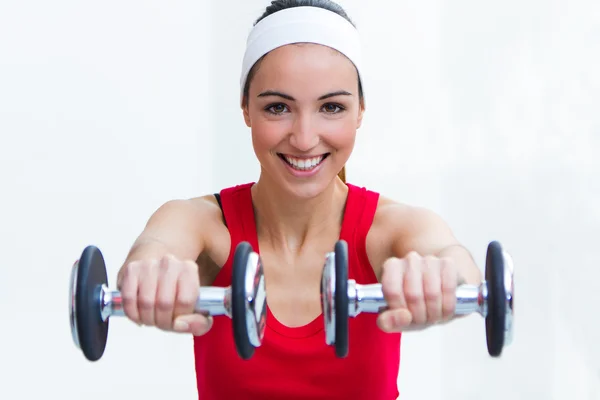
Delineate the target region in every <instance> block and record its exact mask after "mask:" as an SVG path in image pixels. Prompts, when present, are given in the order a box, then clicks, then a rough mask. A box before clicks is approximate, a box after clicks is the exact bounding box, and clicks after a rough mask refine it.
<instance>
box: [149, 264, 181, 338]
mask: <svg viewBox="0 0 600 400" xmlns="http://www.w3.org/2000/svg"><path fill="white" fill-rule="evenodd" d="M169 264H170V260H169V259H166V258H163V259H162V260H161V262H160V264H159V267H158V287H157V289H156V306H155V307H154V321H155V322H156V326H157V327H158V328H159V329H163V330H170V329H172V325H173V312H174V308H175V297H176V293H177V280H178V278H179V273H180V271H179V269H178V268H169Z"/></svg>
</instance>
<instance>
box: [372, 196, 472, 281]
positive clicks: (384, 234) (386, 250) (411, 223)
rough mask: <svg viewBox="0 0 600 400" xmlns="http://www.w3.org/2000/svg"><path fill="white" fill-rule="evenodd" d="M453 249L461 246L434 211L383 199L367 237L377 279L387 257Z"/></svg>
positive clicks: (436, 253) (426, 253)
mask: <svg viewBox="0 0 600 400" xmlns="http://www.w3.org/2000/svg"><path fill="white" fill-rule="evenodd" d="M451 246H460V243H459V242H458V240H457V239H456V237H455V236H454V234H453V233H452V231H451V229H450V227H449V226H448V224H447V223H446V222H445V221H444V220H443V219H442V218H441V217H440V216H439V215H437V214H436V213H435V212H433V211H430V210H427V209H425V208H420V207H413V206H409V205H406V204H401V203H397V202H395V201H393V200H390V199H387V198H385V197H383V196H382V197H381V198H380V202H379V205H378V207H377V212H376V213H375V218H374V221H373V225H372V228H371V230H370V231H369V234H368V236H367V252H368V253H369V260H370V261H371V264H372V266H373V269H374V270H375V274H376V275H377V277H378V278H379V277H380V276H381V272H382V270H381V268H382V265H383V263H384V261H385V260H386V259H387V258H390V257H399V258H402V257H405V256H406V255H407V254H408V253H410V252H411V251H415V252H417V253H419V254H420V255H421V256H426V255H438V254H439V253H440V252H441V251H443V250H444V249H447V248H448V247H451Z"/></svg>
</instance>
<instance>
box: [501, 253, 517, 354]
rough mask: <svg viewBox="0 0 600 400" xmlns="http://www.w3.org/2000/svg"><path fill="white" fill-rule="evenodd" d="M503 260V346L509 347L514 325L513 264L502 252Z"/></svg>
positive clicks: (510, 258)
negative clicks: (504, 294) (504, 315)
mask: <svg viewBox="0 0 600 400" xmlns="http://www.w3.org/2000/svg"><path fill="white" fill-rule="evenodd" d="M502 257H503V258H504V289H505V291H506V320H505V325H504V345H505V346H507V345H510V344H511V343H512V341H513V329H514V327H513V323H514V308H513V306H514V302H513V300H514V292H515V286H514V285H515V281H514V263H513V259H512V257H511V255H510V254H508V253H507V252H506V251H504V250H502Z"/></svg>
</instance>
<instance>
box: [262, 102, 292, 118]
mask: <svg viewBox="0 0 600 400" xmlns="http://www.w3.org/2000/svg"><path fill="white" fill-rule="evenodd" d="M265 110H267V111H268V112H270V113H271V114H277V115H278V114H283V113H284V112H285V111H286V110H287V107H286V105H285V104H283V103H277V104H271V105H269V106H267V108H265Z"/></svg>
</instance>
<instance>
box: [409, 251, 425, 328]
mask: <svg viewBox="0 0 600 400" xmlns="http://www.w3.org/2000/svg"><path fill="white" fill-rule="evenodd" d="M406 259H407V264H408V265H407V267H406V276H405V277H404V298H405V299H406V306H407V307H408V309H409V310H410V312H411V314H412V322H413V324H418V325H422V324H425V323H426V322H427V307H426V305H425V297H424V294H423V266H424V264H425V260H424V259H423V258H421V257H420V256H419V255H417V254H416V253H411V254H409V255H408V256H407V258H406Z"/></svg>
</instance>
